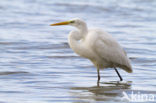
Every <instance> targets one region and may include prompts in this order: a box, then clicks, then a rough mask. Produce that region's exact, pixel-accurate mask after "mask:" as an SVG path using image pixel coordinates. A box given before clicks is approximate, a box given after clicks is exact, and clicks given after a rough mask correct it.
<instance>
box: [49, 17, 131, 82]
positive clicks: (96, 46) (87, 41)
mask: <svg viewBox="0 0 156 103" xmlns="http://www.w3.org/2000/svg"><path fill="white" fill-rule="evenodd" d="M59 25H70V26H73V27H75V28H76V29H75V30H72V31H71V32H70V33H69V35H68V44H69V46H70V48H71V49H72V50H73V51H74V52H75V53H77V54H78V55H79V56H81V57H84V58H87V59H89V60H90V61H91V62H92V63H93V65H94V66H95V67H96V69H97V78H98V79H97V82H98V83H99V82H100V70H102V69H106V68H114V70H115V72H116V73H117V75H118V77H119V79H120V81H122V80H123V79H122V76H121V75H120V73H119V72H118V70H117V68H120V69H123V70H124V71H126V72H128V73H132V71H133V70H132V66H131V63H130V59H129V58H128V56H127V54H126V51H125V50H124V49H123V48H122V47H121V46H120V44H119V43H118V42H117V41H116V39H115V38H113V36H112V35H111V34H109V33H107V32H105V31H104V30H103V29H101V28H93V29H89V28H88V27H87V24H86V23H85V22H84V21H83V20H82V19H80V18H73V19H71V20H68V21H63V22H59V23H54V24H50V26H59Z"/></svg>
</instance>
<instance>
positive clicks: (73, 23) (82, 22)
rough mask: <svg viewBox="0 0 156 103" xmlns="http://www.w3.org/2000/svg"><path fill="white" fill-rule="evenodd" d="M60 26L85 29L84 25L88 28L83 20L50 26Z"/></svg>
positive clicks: (77, 19)
mask: <svg viewBox="0 0 156 103" xmlns="http://www.w3.org/2000/svg"><path fill="white" fill-rule="evenodd" d="M60 25H71V26H75V27H77V28H80V27H83V25H85V26H86V23H85V22H84V21H83V20H81V19H79V18H74V19H72V20H69V21H64V22H59V23H55V24H51V25H50V26H60Z"/></svg>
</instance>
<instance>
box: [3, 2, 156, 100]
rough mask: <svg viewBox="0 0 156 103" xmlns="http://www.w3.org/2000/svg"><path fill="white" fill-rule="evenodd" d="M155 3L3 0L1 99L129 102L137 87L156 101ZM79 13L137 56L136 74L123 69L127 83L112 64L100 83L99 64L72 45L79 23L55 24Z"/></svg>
mask: <svg viewBox="0 0 156 103" xmlns="http://www.w3.org/2000/svg"><path fill="white" fill-rule="evenodd" d="M155 7H156V1H155V0H150V1H149V0H125V1H123V0H109V1H108V0H107V1H104V0H79V1H77V0H59V1H58V0H52V1H45V0H12V1H10V0H2V1H1V3H0V21H1V23H0V68H1V69H0V87H1V88H0V102H1V103H52V102H55V103H57V102H63V103H65V102H67V103H80V102H82V103H94V102H101V103H103V102H104V101H105V102H111V103H114V102H125V101H127V102H128V101H131V100H129V99H128V98H127V97H126V95H128V96H130V95H131V94H132V92H133V93H134V94H138V95H141V94H147V95H148V96H149V95H150V94H151V95H153V96H154V97H155V101H156V80H155V74H156V30H155V28H156V8H155ZM75 17H79V18H82V19H84V20H85V21H86V22H87V24H88V26H89V27H100V28H103V29H104V30H105V31H107V32H109V33H111V35H113V37H114V38H115V39H117V40H118V42H119V43H120V44H121V45H122V46H123V48H124V49H125V50H126V52H127V54H128V56H129V57H130V58H132V59H131V62H132V67H133V71H134V72H133V73H132V74H128V73H126V72H124V71H123V70H120V69H119V72H120V73H121V75H122V77H123V79H124V81H123V82H119V78H118V77H117V75H116V73H115V71H114V70H113V69H111V68H110V69H107V70H104V71H101V76H102V79H101V82H100V84H99V86H97V83H96V80H97V74H96V69H95V67H94V66H93V64H92V63H91V62H90V61H89V60H87V59H84V58H81V57H79V56H78V55H76V54H75V53H74V52H73V51H72V50H71V49H70V48H69V46H68V43H67V35H68V33H69V31H70V30H72V29H74V28H73V27H68V26H62V27H50V26H49V24H51V23H54V22H59V21H64V20H69V19H71V18H75ZM131 102H133V101H131ZM148 102H149V101H148Z"/></svg>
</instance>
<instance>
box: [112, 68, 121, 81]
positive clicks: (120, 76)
mask: <svg viewBox="0 0 156 103" xmlns="http://www.w3.org/2000/svg"><path fill="white" fill-rule="evenodd" d="M114 69H115V71H116V73H117V74H118V76H119V78H120V81H122V80H123V79H122V77H121V75H120V73H119V72H118V70H117V69H116V67H114Z"/></svg>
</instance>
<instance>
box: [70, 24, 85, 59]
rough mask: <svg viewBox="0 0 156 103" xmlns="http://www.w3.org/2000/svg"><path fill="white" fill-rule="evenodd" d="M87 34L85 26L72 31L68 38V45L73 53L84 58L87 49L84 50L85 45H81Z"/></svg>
mask: <svg viewBox="0 0 156 103" xmlns="http://www.w3.org/2000/svg"><path fill="white" fill-rule="evenodd" d="M87 34H88V29H87V27H86V26H84V28H78V30H77V31H76V30H75V31H72V32H71V33H70V34H69V38H68V42H69V45H70V47H71V48H72V49H73V51H74V52H76V53H77V54H79V55H80V56H83V57H86V54H87V51H88V50H87V48H85V45H84V44H83V40H84V39H85V37H86V36H87Z"/></svg>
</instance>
